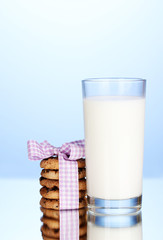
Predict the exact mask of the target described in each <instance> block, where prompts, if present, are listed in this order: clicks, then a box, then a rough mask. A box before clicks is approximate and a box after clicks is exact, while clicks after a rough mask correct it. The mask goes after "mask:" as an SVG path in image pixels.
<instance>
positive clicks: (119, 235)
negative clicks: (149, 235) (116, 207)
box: [87, 212, 142, 240]
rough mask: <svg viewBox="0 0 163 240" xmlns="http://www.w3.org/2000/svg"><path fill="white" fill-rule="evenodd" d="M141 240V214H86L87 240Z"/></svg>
mask: <svg viewBox="0 0 163 240" xmlns="http://www.w3.org/2000/svg"><path fill="white" fill-rule="evenodd" d="M92 239H93V240H122V239H124V240H142V221H141V213H139V214H136V215H119V216H118V215H116V216H113V215H112V216H111V215H110V216H95V215H93V214H91V212H88V224H87V240H92Z"/></svg>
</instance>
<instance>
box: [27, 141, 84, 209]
mask: <svg viewBox="0 0 163 240" xmlns="http://www.w3.org/2000/svg"><path fill="white" fill-rule="evenodd" d="M27 145H28V158H29V160H42V159H45V158H49V157H51V156H53V155H57V156H58V159H59V199H60V202H59V204H60V209H61V210H63V209H78V208H79V183H78V164H77V161H75V160H77V159H80V158H83V157H84V155H85V149H84V140H79V141H74V142H70V143H65V144H63V145H62V146H61V147H58V148H57V147H54V146H52V145H51V144H49V143H48V142H47V141H44V142H42V143H38V142H37V141H34V140H30V141H28V143H27Z"/></svg>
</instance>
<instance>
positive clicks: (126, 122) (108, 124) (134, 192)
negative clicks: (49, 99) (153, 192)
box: [82, 79, 146, 214]
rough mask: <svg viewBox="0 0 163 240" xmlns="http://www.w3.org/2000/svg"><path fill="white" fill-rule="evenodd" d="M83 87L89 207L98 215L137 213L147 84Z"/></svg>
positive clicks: (107, 82)
mask: <svg viewBox="0 0 163 240" xmlns="http://www.w3.org/2000/svg"><path fill="white" fill-rule="evenodd" d="M82 86H83V105H84V124H85V147H86V167H87V192H88V204H89V207H90V208H92V209H93V210H94V211H96V212H98V213H99V212H102V213H116V214H118V213H119V214H122V213H129V212H134V211H137V210H139V209H140V208H141V195H142V168H143V150H144V112H145V87H146V80H143V79H88V80H83V82H82ZM100 209H102V210H100ZM104 209H105V211H104ZM118 209H119V210H120V211H119V212H118ZM109 210H110V211H109ZM114 210H115V211H114Z"/></svg>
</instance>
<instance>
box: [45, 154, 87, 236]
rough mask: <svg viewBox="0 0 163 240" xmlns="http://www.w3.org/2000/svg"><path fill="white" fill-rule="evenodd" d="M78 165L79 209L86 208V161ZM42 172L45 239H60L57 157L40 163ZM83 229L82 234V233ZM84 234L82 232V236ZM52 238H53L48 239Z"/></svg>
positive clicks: (81, 161)
mask: <svg viewBox="0 0 163 240" xmlns="http://www.w3.org/2000/svg"><path fill="white" fill-rule="evenodd" d="M77 163H78V178H79V209H81V208H84V207H85V206H86V200H85V196H86V179H85V177H86V170H85V159H79V160H77ZM40 166H41V168H43V170H42V172H41V178H40V184H41V185H42V186H43V187H42V188H41V189H40V194H41V196H42V198H41V201H40V205H41V211H42V212H43V214H44V215H43V217H42V222H43V223H44V224H43V226H42V228H41V231H42V234H43V239H47V240H48V239H49V240H50V239H53V238H59V212H58V211H56V210H59V162H58V158H57V157H50V158H48V159H43V160H42V161H41V163H40ZM82 221H83V219H82V220H81V219H80V221H79V223H80V226H83V222H82ZM82 231H83V230H82V228H81V232H82ZM83 233H84V232H82V235H81V236H83V235H84V234H83ZM47 237H51V238H47Z"/></svg>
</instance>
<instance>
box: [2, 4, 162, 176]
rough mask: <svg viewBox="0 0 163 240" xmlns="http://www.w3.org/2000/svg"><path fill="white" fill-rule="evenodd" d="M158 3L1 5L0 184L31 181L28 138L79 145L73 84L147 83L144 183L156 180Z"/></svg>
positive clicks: (78, 104) (78, 101) (79, 115)
mask: <svg viewBox="0 0 163 240" xmlns="http://www.w3.org/2000/svg"><path fill="white" fill-rule="evenodd" d="M162 9H163V2H162V1H161V0H151V1H148V0H133V1H130V0H110V1H108V0H106V1H104V0H98V1H96V0H94V1H93V0H87V1H86V0H84V1H79V0H78V1H75V0H74V1H72V0H70V1H67V0H64V1H63V0H57V1H54V0H48V1H43V0H28V1H21V0H15V1H13V0H1V3H0V90H1V94H0V154H1V158H0V177H25V178H26V177H31V178H35V177H36V178H38V176H39V174H40V168H39V163H38V162H29V161H28V159H27V149H26V142H27V140H28V139H35V140H38V141H43V140H45V139H47V140H48V141H49V142H50V143H52V144H54V145H56V146H60V145H61V144H62V143H64V142H66V141H71V140H75V139H81V138H83V137H84V134H83V112H82V95H81V80H82V79H83V78H87V77H107V76H110V77H111V76H117V77H120V76H125V77H142V78H146V79H147V104H146V128H145V155H144V177H160V176H163V161H162V156H163V147H162V145H163V144H162V142H163V140H162V139H163V107H162V103H163V93H162V91H163V90H162V89H163V33H162V22H163V15H162Z"/></svg>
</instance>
